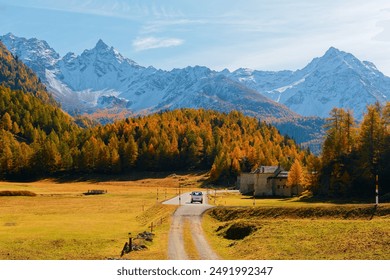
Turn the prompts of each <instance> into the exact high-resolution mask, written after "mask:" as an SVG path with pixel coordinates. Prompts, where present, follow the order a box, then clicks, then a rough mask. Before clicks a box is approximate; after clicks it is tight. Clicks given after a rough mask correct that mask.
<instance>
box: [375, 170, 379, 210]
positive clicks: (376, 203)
mask: <svg viewBox="0 0 390 280" xmlns="http://www.w3.org/2000/svg"><path fill="white" fill-rule="evenodd" d="M375 205H376V206H378V205H379V187H378V173H377V174H376V175H375Z"/></svg>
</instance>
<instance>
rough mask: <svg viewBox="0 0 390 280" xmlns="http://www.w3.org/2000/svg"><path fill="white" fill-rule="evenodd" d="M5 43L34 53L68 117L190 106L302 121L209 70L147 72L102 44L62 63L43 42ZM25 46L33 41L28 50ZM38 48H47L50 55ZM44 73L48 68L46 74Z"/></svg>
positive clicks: (10, 37)
mask: <svg viewBox="0 0 390 280" xmlns="http://www.w3.org/2000/svg"><path fill="white" fill-rule="evenodd" d="M1 40H3V41H4V42H6V43H8V44H10V45H9V46H8V47H9V48H10V49H12V50H13V51H14V52H15V53H21V54H22V53H23V54H25V53H29V51H28V50H30V49H35V50H36V51H35V52H33V54H34V56H33V57H27V56H23V59H24V60H25V61H26V62H27V61H30V64H31V67H32V68H33V69H34V70H35V69H36V72H37V74H38V75H40V76H41V79H42V80H43V81H45V83H46V85H47V87H48V89H49V90H50V91H51V92H53V95H54V96H55V98H56V99H57V100H58V101H59V102H61V104H62V106H63V108H64V109H65V110H67V111H69V112H73V111H74V110H77V112H93V111H96V110H100V109H105V108H107V107H108V108H110V107H118V106H119V107H120V108H123V110H128V111H131V112H133V113H136V114H138V113H152V112H157V111H160V110H165V109H172V108H183V107H190V108H205V109H216V110H219V111H224V112H227V111H231V110H241V111H243V112H245V113H246V114H247V115H250V116H256V117H261V118H269V117H278V118H280V117H297V116H298V115H297V114H295V113H293V112H292V111H291V110H289V109H288V108H287V107H285V106H283V105H280V104H277V103H276V102H273V101H271V100H268V99H266V98H264V96H262V95H260V94H258V93H257V92H255V91H254V90H252V89H249V88H247V87H246V86H245V85H243V84H241V83H237V82H235V81H232V80H231V79H229V78H228V77H226V76H224V75H222V74H221V73H218V72H215V71H212V70H210V69H208V68H206V67H199V66H196V67H187V68H185V69H174V70H172V71H162V70H157V69H155V68H153V67H148V68H145V67H142V66H139V65H138V64H136V63H135V62H134V61H132V60H130V59H127V58H124V57H123V56H122V55H121V54H119V53H118V52H117V51H116V50H115V49H114V48H112V47H108V46H107V45H106V44H105V43H104V42H103V41H102V40H99V41H98V43H97V44H96V46H95V47H94V48H93V49H91V50H85V51H84V52H83V53H82V54H80V55H75V54H72V53H68V54H67V55H65V56H64V57H63V58H58V56H57V55H56V53H54V52H53V51H51V50H52V49H51V48H50V47H49V46H48V45H47V43H46V42H44V41H39V40H36V39H35V40H32V39H30V40H26V39H23V38H22V39H18V38H17V37H16V36H14V35H12V34H7V35H4V36H2V37H1ZM26 42H30V45H29V46H28V47H26V44H27V43H26ZM11 43H12V44H11ZM34 45H35V47H34ZM40 46H47V50H43V49H42V48H40ZM30 53H31V52H30ZM47 54H50V55H47ZM38 58H39V59H38ZM45 58H47V59H46V61H44V60H45ZM31 61H35V64H33V63H31ZM38 64H39V65H38ZM43 68H46V70H45V71H44V72H43V71H42V69H43Z"/></svg>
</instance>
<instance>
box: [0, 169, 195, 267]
mask: <svg viewBox="0 0 390 280" xmlns="http://www.w3.org/2000/svg"><path fill="white" fill-rule="evenodd" d="M202 176H203V175H185V176H180V175H170V176H166V177H163V178H155V179H149V178H148V179H138V180H132V181H106V182H93V181H91V182H75V183H58V182H55V181H52V180H44V181H38V182H33V183H9V182H0V191H4V190H12V191H18V190H28V191H31V192H34V193H36V194H37V196H34V197H24V196H10V197H5V196H0V259H3V260H13V259H19V260H28V259H33V260H43V259H54V260H63V259H71V260H81V259H118V258H119V256H120V253H121V251H122V248H123V246H124V244H125V242H126V241H128V233H129V232H131V233H132V236H133V237H134V236H136V235H137V234H138V233H139V232H143V231H145V230H147V231H150V224H151V223H152V222H153V223H154V224H160V223H161V222H162V224H161V225H158V226H157V227H156V228H155V229H154V233H156V235H155V238H154V240H153V242H146V245H147V246H148V249H147V250H145V251H138V252H131V253H130V254H126V255H124V256H123V258H124V259H166V258H167V249H166V247H167V244H168V242H167V240H168V232H169V224H170V216H171V214H172V213H173V211H174V210H175V209H176V206H167V205H162V204H160V203H158V202H161V201H162V200H165V199H168V198H170V197H173V196H175V195H176V194H177V192H178V187H179V185H180V186H181V187H182V191H185V190H186V188H188V189H190V188H194V187H198V186H199V185H200V182H201V181H202V178H203V177H202ZM88 190H105V191H107V193H106V194H102V195H88V196H87V195H84V194H83V193H84V192H87V191H88ZM135 242H143V240H135Z"/></svg>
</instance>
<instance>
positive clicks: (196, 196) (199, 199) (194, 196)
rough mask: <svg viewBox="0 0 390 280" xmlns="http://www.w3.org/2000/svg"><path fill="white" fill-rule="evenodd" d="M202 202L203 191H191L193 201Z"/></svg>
mask: <svg viewBox="0 0 390 280" xmlns="http://www.w3.org/2000/svg"><path fill="white" fill-rule="evenodd" d="M194 202H200V203H203V193H202V192H192V193H191V203H194Z"/></svg>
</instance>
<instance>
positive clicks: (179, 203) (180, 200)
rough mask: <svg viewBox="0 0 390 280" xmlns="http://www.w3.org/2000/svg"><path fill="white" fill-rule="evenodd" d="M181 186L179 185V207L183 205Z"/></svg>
mask: <svg viewBox="0 0 390 280" xmlns="http://www.w3.org/2000/svg"><path fill="white" fill-rule="evenodd" d="M180 187H181V185H180V184H179V205H181V192H180Z"/></svg>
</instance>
